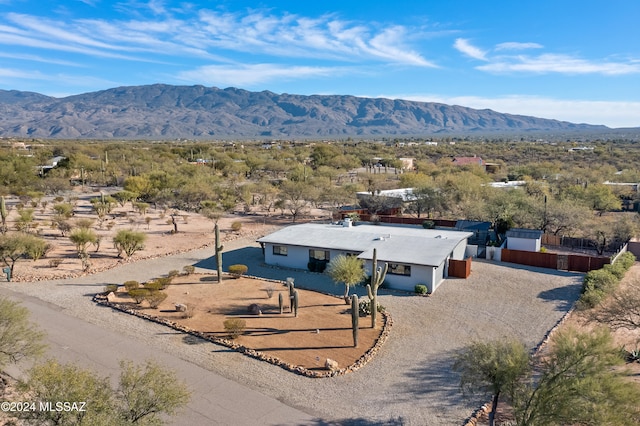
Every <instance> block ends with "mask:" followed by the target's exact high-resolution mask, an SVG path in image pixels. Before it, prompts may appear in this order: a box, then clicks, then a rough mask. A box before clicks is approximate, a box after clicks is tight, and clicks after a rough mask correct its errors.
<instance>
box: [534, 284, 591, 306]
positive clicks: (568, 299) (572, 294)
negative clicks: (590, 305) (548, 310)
mask: <svg viewBox="0 0 640 426" xmlns="http://www.w3.org/2000/svg"><path fill="white" fill-rule="evenodd" d="M581 291H582V285H581V284H570V285H566V286H564V287H556V288H552V289H550V290H545V291H541V292H540V293H538V298H539V299H542V300H544V301H546V302H554V303H556V304H557V306H556V309H555V310H556V311H560V312H566V311H568V310H569V309H571V307H572V306H573V304H574V303H575V302H576V301H577V300H578V299H579V298H580V293H581Z"/></svg>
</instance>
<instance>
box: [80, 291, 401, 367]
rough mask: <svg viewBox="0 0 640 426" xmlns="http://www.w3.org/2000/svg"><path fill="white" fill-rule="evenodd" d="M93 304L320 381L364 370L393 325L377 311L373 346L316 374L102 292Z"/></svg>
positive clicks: (385, 316) (387, 316) (94, 299)
mask: <svg viewBox="0 0 640 426" xmlns="http://www.w3.org/2000/svg"><path fill="white" fill-rule="evenodd" d="M260 279H261V280H264V279H262V278H260ZM265 281H270V282H277V283H280V284H285V282H284V281H277V280H265ZM93 301H94V302H95V303H97V304H98V305H102V306H107V307H110V308H112V309H116V310H118V311H121V312H124V313H127V314H129V315H135V316H137V317H139V318H143V319H146V320H148V321H152V322H155V323H157V324H161V325H165V326H168V327H171V328H173V329H174V330H178V331H180V332H182V333H186V334H190V335H192V336H195V337H199V338H201V339H204V340H208V341H210V342H213V343H216V344H218V345H222V346H226V347H227V348H230V349H233V350H234V351H236V352H240V353H241V354H243V355H246V356H249V357H251V358H254V359H257V360H260V361H266V362H268V363H270V364H273V365H276V366H278V367H281V368H283V369H285V370H287V371H290V372H292V373H296V374H299V375H301V376H306V377H311V378H324V377H336V376H342V375H345V374H347V373H352V372H355V371H357V370H359V369H360V368H362V367H364V366H365V365H366V364H367V363H368V362H369V361H371V360H372V359H373V357H374V356H375V355H376V354H377V353H378V351H379V350H380V348H381V347H382V345H383V344H384V343H385V342H386V341H387V338H388V337H389V334H390V332H391V326H392V325H393V319H392V318H391V314H389V313H387V312H381V315H382V319H383V326H382V332H381V333H380V336H379V337H378V339H377V340H376V342H375V344H374V345H373V346H372V347H371V348H370V349H369V350H368V351H367V352H365V353H364V355H362V356H361V357H360V358H359V359H358V360H357V361H356V362H355V363H354V364H352V365H350V366H348V367H345V368H341V369H339V370H334V371H324V372H320V371H314V370H309V369H307V368H304V367H300V366H298V365H293V364H289V363H287V362H284V361H283V360H281V359H280V358H277V357H274V356H270V355H267V354H265V353H264V352H260V351H256V350H253V349H251V348H247V347H246V346H243V345H240V344H238V343H235V342H233V341H232V340H228V339H222V338H219V337H215V336H210V335H207V334H206V333H203V332H200V331H197V330H192V329H190V328H188V327H185V326H182V325H180V324H178V323H176V322H174V321H169V320H165V319H161V318H158V317H155V316H153V315H148V314H145V313H143V312H140V311H137V310H135V309H130V308H128V307H126V306H124V305H122V304H119V303H112V302H109V301H108V299H107V296H106V295H104V294H103V293H99V294H96V295H95V296H94V297H93Z"/></svg>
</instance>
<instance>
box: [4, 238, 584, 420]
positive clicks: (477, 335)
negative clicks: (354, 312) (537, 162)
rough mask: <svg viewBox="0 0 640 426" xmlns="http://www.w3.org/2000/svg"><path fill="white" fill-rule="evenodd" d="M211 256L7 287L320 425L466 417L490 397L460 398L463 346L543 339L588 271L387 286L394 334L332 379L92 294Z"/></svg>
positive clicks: (496, 272)
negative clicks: (410, 287)
mask: <svg viewBox="0 0 640 426" xmlns="http://www.w3.org/2000/svg"><path fill="white" fill-rule="evenodd" d="M225 249H226V250H227V252H226V253H225V255H224V256H225V257H224V263H225V265H229V264H232V263H244V264H247V265H248V266H249V273H250V274H251V275H258V276H263V277H266V278H275V279H284V278H286V277H288V276H292V277H294V278H295V279H296V285H298V286H300V287H305V288H311V289H318V290H321V291H325V292H333V293H336V294H340V293H341V292H342V288H341V287H338V286H335V285H333V284H332V283H331V281H330V280H329V279H328V278H327V277H326V276H324V275H320V274H311V273H305V272H301V271H291V270H285V271H283V270H279V269H275V268H271V267H267V266H264V265H263V264H262V254H261V250H260V248H259V247H258V246H257V245H256V244H255V243H253V241H252V240H237V241H231V242H226V243H225ZM212 255H213V253H212V249H207V250H196V251H192V252H188V253H183V254H180V255H175V256H171V257H168V258H162V259H151V260H145V261H141V262H138V263H135V264H127V265H123V266H120V267H118V268H116V269H113V270H111V271H106V272H102V273H99V274H95V275H91V276H86V277H80V278H75V279H71V280H65V281H60V280H59V281H46V282H37V283H2V284H1V285H2V286H5V287H7V288H11V289H12V290H14V291H19V292H23V293H26V294H30V295H33V296H35V297H38V298H40V299H42V300H46V301H48V302H51V303H54V304H56V305H58V306H61V307H62V308H64V309H65V310H66V311H67V312H68V313H69V314H71V315H73V316H76V317H79V318H82V319H83V320H86V321H88V322H91V323H94V324H98V325H100V326H101V327H105V328H109V329H113V330H118V331H119V332H122V333H126V334H128V335H132V336H136V337H137V338H138V339H141V340H144V341H145V342H149V343H150V344H152V345H154V346H155V347H157V348H158V350H162V351H166V352H170V353H173V354H176V355H178V356H180V357H181V358H183V359H185V360H189V361H191V362H193V363H196V364H197V365H200V366H202V367H204V368H207V369H209V370H212V371H215V372H217V373H218V374H220V375H222V376H224V377H227V378H229V379H231V380H234V381H236V382H238V383H241V384H244V385H246V386H248V387H250V388H252V389H255V390H258V391H260V392H262V393H263V394H266V395H269V396H272V397H274V398H276V399H278V400H280V401H282V402H284V403H285V404H287V405H290V406H292V407H295V408H298V409H300V410H302V411H305V412H307V413H309V414H311V415H313V416H316V417H317V418H318V419H319V420H318V422H317V424H318V425H321V424H353V425H356V424H358V425H359V424H365V425H375V424H405V425H460V424H462V422H463V421H464V419H466V418H467V417H468V416H469V415H470V414H471V413H472V412H473V411H474V410H475V409H476V408H478V406H479V405H480V404H481V403H484V402H485V401H484V400H483V399H480V398H476V399H475V400H469V399H464V398H462V397H461V395H460V393H459V391H458V387H457V377H456V375H455V374H454V373H453V372H452V371H451V363H452V360H451V357H452V355H453V354H454V353H455V351H457V350H459V349H460V348H461V347H463V346H464V345H466V344H467V343H469V342H471V341H473V340H478V339H482V338H501V337H516V338H519V339H521V340H523V341H524V342H525V343H526V344H527V345H528V346H530V347H531V348H533V347H535V346H536V345H537V344H538V343H539V342H540V341H541V340H542V339H543V337H544V336H545V334H546V333H547V332H548V331H549V330H550V329H551V328H552V327H553V326H554V325H555V324H556V323H557V322H558V321H559V320H560V319H561V318H562V317H563V316H564V315H565V313H566V312H567V311H568V310H569V309H570V307H571V306H572V305H573V303H574V302H575V300H576V299H577V298H578V296H579V293H580V283H581V279H582V275H581V274H574V273H565V272H557V271H553V270H546V269H539V268H531V267H521V266H518V265H512V264H501V263H493V262H488V261H483V260H476V259H474V261H473V264H472V273H471V276H470V277H469V278H468V279H466V280H463V279H447V280H446V282H444V283H443V284H442V285H441V286H440V287H438V290H437V291H436V292H435V293H434V294H433V295H432V296H430V297H418V296H414V295H412V294H408V293H401V292H389V291H384V290H381V291H380V303H382V304H383V305H385V306H386V308H387V310H388V311H389V312H390V313H391V314H392V316H393V320H394V324H393V327H392V330H391V335H390V337H389V340H388V341H387V342H386V344H385V345H384V346H383V348H382V350H381V351H380V352H379V354H378V356H377V357H376V358H375V359H374V360H373V361H372V362H370V363H369V364H368V365H367V366H365V367H364V368H362V369H360V370H359V371H357V372H356V373H354V374H348V375H346V376H343V377H337V378H331V379H310V378H306V377H302V376H297V375H294V374H292V373H288V372H286V371H284V370H282V369H280V368H278V367H275V366H272V365H270V364H266V363H262V362H259V361H256V360H254V359H251V358H248V357H245V356H243V355H241V354H239V353H236V352H231V351H229V350H228V349H227V348H224V347H221V346H218V345H215V344H213V343H210V342H205V341H200V342H194V341H193V339H185V338H184V336H180V335H176V334H174V333H166V332H164V331H163V329H162V327H160V326H158V325H156V324H152V323H148V322H146V321H144V320H141V319H138V318H134V317H130V316H128V315H125V314H122V313H116V312H113V311H111V310H109V309H105V308H98V307H96V306H95V305H94V304H93V303H92V302H91V296H92V295H93V294H94V293H96V292H97V291H101V290H102V288H103V286H104V285H105V284H108V283H122V282H124V281H126V280H130V279H136V280H139V281H144V280H146V279H149V278H152V277H154V276H158V275H160V274H163V273H166V272H168V271H169V270H172V269H178V270H180V269H182V267H183V266H184V265H187V264H195V265H197V266H198V267H199V270H200V271H204V270H205V269H209V268H212V269H215V266H214V263H213V261H212V260H211V259H210V258H209V257H210V256H212ZM203 259H204V260H203ZM361 291H362V290H360V291H359V292H361ZM319 356H321V354H319ZM247 409H250V407H247Z"/></svg>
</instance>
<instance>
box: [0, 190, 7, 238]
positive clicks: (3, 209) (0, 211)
mask: <svg viewBox="0 0 640 426" xmlns="http://www.w3.org/2000/svg"><path fill="white" fill-rule="evenodd" d="M8 215H9V212H8V211H7V205H6V204H5V202H4V197H0V217H1V218H2V228H0V231H1V232H2V233H3V234H4V233H5V232H6V231H7V216H8Z"/></svg>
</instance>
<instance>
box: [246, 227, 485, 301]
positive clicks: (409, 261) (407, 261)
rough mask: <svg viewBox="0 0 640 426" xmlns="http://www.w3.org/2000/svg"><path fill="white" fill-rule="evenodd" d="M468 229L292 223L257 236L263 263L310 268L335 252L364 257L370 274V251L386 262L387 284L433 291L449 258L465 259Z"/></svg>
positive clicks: (443, 274) (332, 255) (399, 287)
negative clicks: (446, 229) (374, 250)
mask: <svg viewBox="0 0 640 426" xmlns="http://www.w3.org/2000/svg"><path fill="white" fill-rule="evenodd" d="M472 235H473V234H472V233H471V232H460V231H445V230H439V229H420V228H407V227H394V226H377V225H358V226H351V224H350V222H349V221H346V222H345V224H341V225H333V224H328V225H325V224H302V225H292V226H288V227H286V228H283V229H281V230H279V231H276V232H274V233H272V234H269V235H267V236H264V237H262V238H260V239H258V242H259V243H260V245H261V246H262V248H263V252H264V258H265V263H267V264H268V265H274V266H282V267H287V268H296V269H309V268H310V267H311V268H314V269H315V268H316V267H317V266H316V264H317V263H328V262H329V261H331V259H333V258H334V257H336V256H338V255H341V254H343V255H347V254H349V255H354V256H357V257H358V258H360V259H363V260H364V261H365V270H366V271H367V273H368V274H370V273H371V266H372V262H373V249H374V248H375V249H376V250H377V255H378V263H379V264H380V263H381V262H387V263H388V264H389V271H388V273H387V277H386V280H385V281H386V282H387V284H388V285H389V287H390V288H395V289H399V290H407V291H413V290H414V287H415V285H416V284H424V285H426V286H427V288H428V290H429V292H431V293H432V292H434V291H435V290H436V289H437V288H438V286H439V285H440V284H441V283H442V281H443V280H444V278H446V277H447V276H448V274H447V272H448V261H449V259H456V260H462V259H464V258H465V251H466V246H467V238H469V237H470V236H472Z"/></svg>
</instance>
